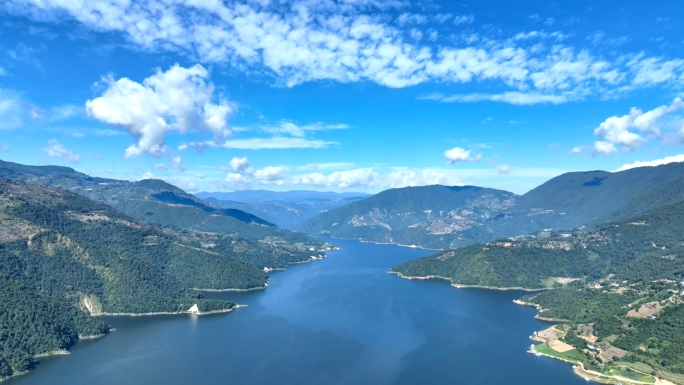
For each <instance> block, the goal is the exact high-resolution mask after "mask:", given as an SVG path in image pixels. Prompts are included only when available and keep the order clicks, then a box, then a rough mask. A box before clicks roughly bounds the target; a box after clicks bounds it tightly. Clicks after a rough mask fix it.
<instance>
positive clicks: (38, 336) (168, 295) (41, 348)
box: [0, 178, 330, 377]
mask: <svg viewBox="0 0 684 385" xmlns="http://www.w3.org/2000/svg"><path fill="white" fill-rule="evenodd" d="M255 228H269V227H268V226H262V225H258V226H255ZM307 240H308V241H307V242H304V243H286V242H283V241H282V240H281V239H278V238H265V239H261V240H259V241H254V240H249V239H246V238H244V237H241V236H237V235H224V234H218V233H207V232H200V231H191V230H184V229H175V228H169V227H163V226H158V225H155V224H149V223H147V222H144V221H141V220H137V219H135V218H132V217H130V216H127V215H125V214H123V213H121V212H119V211H117V210H115V209H114V208H112V207H110V206H107V205H104V204H101V203H98V202H95V201H93V200H91V199H88V198H86V197H84V196H81V195H78V194H75V193H72V192H69V191H64V190H58V189H53V188H49V187H45V186H42V185H37V184H32V183H26V182H22V181H17V180H10V179H3V178H0V287H1V288H2V289H3V290H2V291H1V292H0V293H2V294H1V296H2V298H3V299H4V301H2V303H0V322H1V324H2V325H3V327H2V330H1V331H0V337H2V338H0V377H4V376H8V375H12V374H16V373H20V372H22V371H24V370H26V369H29V368H30V367H32V365H34V364H35V361H34V359H33V357H34V356H35V355H39V354H45V353H50V352H52V351H55V350H60V349H67V348H68V347H69V346H70V345H71V344H73V343H74V341H75V340H76V339H78V338H79V336H81V337H83V336H89V335H97V334H102V333H104V332H106V331H107V327H106V326H105V325H103V324H102V323H101V322H99V321H97V319H92V318H91V317H90V315H89V314H88V313H90V314H102V313H135V314H139V313H149V312H169V313H176V312H187V311H188V309H190V307H192V306H193V305H194V304H197V305H198V309H199V311H200V312H211V311H226V310H230V309H231V308H232V307H233V304H232V303H230V302H226V301H217V300H206V299H204V298H203V296H202V294H201V293H199V292H198V291H196V290H194V289H213V290H225V289H252V288H262V287H265V285H266V282H267V280H268V275H267V273H266V270H267V269H265V268H284V267H285V266H287V265H288V264H290V263H295V262H304V261H309V260H311V256H312V254H313V255H315V256H316V257H318V256H320V255H321V254H322V253H324V252H325V250H326V249H328V248H329V247H330V246H329V245H328V244H326V243H324V242H319V241H315V240H312V239H310V238H307Z"/></svg>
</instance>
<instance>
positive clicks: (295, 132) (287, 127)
mask: <svg viewBox="0 0 684 385" xmlns="http://www.w3.org/2000/svg"><path fill="white" fill-rule="evenodd" d="M348 128H349V126H348V125H346V124H324V123H320V122H319V123H313V124H307V125H304V126H298V125H296V124H295V123H293V122H289V121H281V122H280V123H279V124H278V125H277V126H264V127H262V128H261V129H262V130H263V131H265V132H269V133H272V134H285V135H289V136H294V137H296V138H303V137H305V136H306V133H307V132H309V131H326V130H346V129H348Z"/></svg>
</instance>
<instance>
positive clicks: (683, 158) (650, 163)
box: [615, 154, 684, 172]
mask: <svg viewBox="0 0 684 385" xmlns="http://www.w3.org/2000/svg"><path fill="white" fill-rule="evenodd" d="M679 162H684V154H679V155H674V156H668V157H666V158H662V159H655V160H647V161H636V162H634V163H629V164H623V165H622V166H621V167H620V168H618V169H617V170H615V171H616V172H618V171H625V170H629V169H632V168H636V167H655V166H661V165H663V164H668V163H679Z"/></svg>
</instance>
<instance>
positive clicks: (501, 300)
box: [6, 240, 587, 385]
mask: <svg viewBox="0 0 684 385" xmlns="http://www.w3.org/2000/svg"><path fill="white" fill-rule="evenodd" d="M329 241H330V242H332V243H335V244H337V245H339V246H341V247H342V249H341V250H339V251H333V252H330V253H329V254H328V258H327V259H325V260H322V261H316V262H313V263H308V264H301V265H295V266H292V267H290V268H288V269H287V270H286V271H283V272H276V273H273V274H272V276H271V281H270V282H269V287H268V289H266V290H259V291H252V292H241V293H238V292H229V293H208V294H207V296H208V297H212V298H224V299H228V300H231V301H233V302H236V303H238V304H245V305H248V307H246V308H241V309H237V310H235V311H233V312H232V313H229V314H217V315H210V316H200V317H197V316H190V315H177V316H149V317H106V318H105V319H106V322H107V323H109V324H110V325H112V326H114V327H115V328H117V331H115V332H112V333H111V334H109V335H108V336H106V337H104V338H101V339H98V340H88V341H81V342H79V343H78V344H77V345H76V346H74V347H73V348H72V350H71V354H70V355H68V356H57V357H49V358H47V359H44V360H43V363H42V365H40V367H38V368H37V369H35V370H34V371H33V372H31V373H29V374H28V375H25V376H21V377H17V378H14V379H12V380H9V381H7V382H6V384H11V385H33V384H69V385H77V384H105V385H109V384H111V385H120V384H165V385H175V384H275V383H277V384H324V383H325V384H423V383H424V384H492V385H501V384H521V385H522V384H525V385H529V384H556V385H569V384H586V383H587V382H586V381H585V380H583V379H581V378H579V377H577V376H575V375H574V374H573V372H572V368H571V366H570V365H568V364H565V363H562V362H559V361H555V360H552V359H549V358H545V357H536V356H534V355H531V354H527V353H526V351H527V349H528V348H529V345H530V343H531V341H530V340H529V335H530V334H532V332H533V331H536V330H540V329H542V328H544V327H545V326H546V324H544V323H542V322H541V321H538V320H535V319H534V318H533V317H534V315H535V314H536V311H535V310H534V309H532V308H528V307H522V306H518V305H515V304H514V303H513V302H512V300H513V299H515V298H518V297H520V296H521V295H522V293H521V292H501V291H493V290H491V291H490V290H478V289H455V288H453V287H451V286H450V285H449V284H448V283H447V282H444V281H417V280H412V281H409V280H405V279H401V278H399V277H397V276H396V275H392V274H387V272H388V271H389V269H390V268H391V267H392V266H394V265H397V264H399V263H401V262H403V261H406V260H409V259H413V258H417V257H420V256H424V255H427V254H430V253H431V252H429V251H425V250H419V249H409V248H402V247H398V246H389V245H374V244H363V243H358V242H354V241H341V240H329Z"/></svg>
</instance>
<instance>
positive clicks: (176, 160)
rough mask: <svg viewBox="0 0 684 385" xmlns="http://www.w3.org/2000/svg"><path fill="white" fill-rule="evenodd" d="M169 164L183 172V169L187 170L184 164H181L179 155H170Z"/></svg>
mask: <svg viewBox="0 0 684 385" xmlns="http://www.w3.org/2000/svg"><path fill="white" fill-rule="evenodd" d="M171 166H172V167H173V168H175V169H176V170H177V171H180V172H184V171H185V170H187V168H186V167H185V165H183V161H182V160H181V157H180V156H178V155H176V156H172V157H171Z"/></svg>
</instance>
